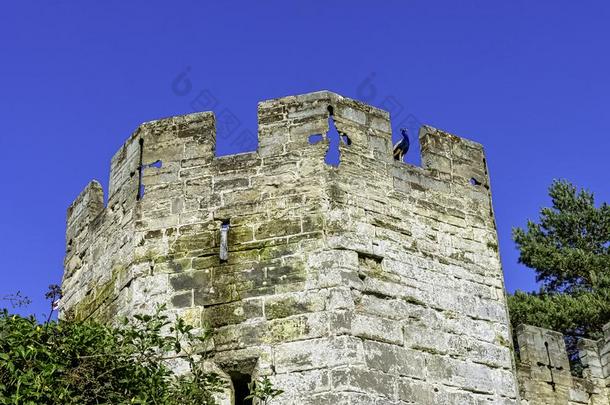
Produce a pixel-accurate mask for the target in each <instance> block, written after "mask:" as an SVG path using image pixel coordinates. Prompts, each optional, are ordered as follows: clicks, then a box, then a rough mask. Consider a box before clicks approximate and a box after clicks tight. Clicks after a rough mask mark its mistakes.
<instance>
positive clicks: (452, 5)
mask: <svg viewBox="0 0 610 405" xmlns="http://www.w3.org/2000/svg"><path fill="white" fill-rule="evenodd" d="M214 3H215V4H212V2H206V3H204V2H202V1H173V2H171V5H170V2H161V1H150V0H148V1H128V2H127V1H108V0H107V1H103V2H93V1H72V2H68V1H59V0H49V1H44V2H43V1H39V2H33V1H14V2H3V3H2V5H1V6H0V89H1V91H2V93H1V97H0V117H1V118H2V129H1V130H0V167H1V170H0V179H1V180H0V181H1V183H0V186H1V187H0V190H1V191H0V193H1V194H0V197H1V198H0V258H1V262H0V263H1V264H0V271H1V276H0V296H1V295H4V294H7V293H11V292H15V291H17V290H21V291H23V292H24V293H25V294H26V295H28V296H30V297H31V298H32V299H33V300H34V302H33V303H32V305H31V306H30V307H29V311H32V312H36V313H38V314H40V313H42V312H45V311H46V310H47V309H46V308H47V307H46V303H45V302H44V299H43V294H44V292H45V290H46V287H47V285H48V284H50V283H59V282H60V280H61V274H62V256H63V253H64V227H65V223H64V221H65V212H66V208H67V206H68V205H69V204H70V203H71V201H72V200H73V199H74V198H75V197H76V195H77V194H78V193H79V192H80V191H81V189H82V188H83V187H84V186H85V185H86V184H87V182H88V181H89V180H90V179H92V178H95V179H98V180H100V181H101V182H102V184H104V186H106V185H107V183H108V170H109V161H110V158H111V156H112V155H113V154H114V152H115V151H116V150H117V149H118V148H119V147H120V145H121V144H122V143H123V141H124V140H125V139H126V138H127V137H128V136H129V135H130V134H131V132H132V131H133V130H134V129H135V128H136V127H137V126H138V124H139V123H141V122H143V121H148V120H151V119H156V118H160V117H165V116H170V115H175V114H185V113H188V112H191V111H192V110H193V107H192V106H191V104H192V102H193V99H195V98H196V97H197V95H199V94H200V93H201V92H207V93H204V94H208V95H212V96H213V97H214V98H215V100H216V104H217V105H216V107H215V110H216V111H217V112H218V113H220V112H221V111H225V113H226V112H227V111H228V112H230V113H231V114H233V115H234V116H235V117H236V118H237V119H238V120H239V122H240V124H239V127H238V128H237V129H236V134H237V133H238V132H239V133H241V131H242V130H245V131H246V132H247V131H250V132H251V133H252V134H254V133H255V132H256V103H257V101H259V100H263V99H268V98H275V97H280V96H285V95H290V94H297V93H305V92H311V91H316V90H322V89H328V90H332V91H335V92H338V93H340V94H342V95H345V96H348V97H353V98H366V99H367V101H368V102H369V103H371V104H374V105H377V106H381V105H382V103H384V99H386V98H391V99H392V100H394V101H395V102H396V103H399V104H400V106H402V111H399V109H398V108H396V110H395V111H394V116H395V121H394V126H395V127H396V126H398V125H399V121H400V120H402V119H410V120H411V121H412V122H416V121H415V120H417V122H422V123H426V124H430V125H433V126H435V127H438V128H442V129H444V130H447V131H449V132H452V133H455V134H457V135H460V136H464V137H467V138H470V139H473V140H476V141H478V142H481V143H482V144H483V145H484V146H485V148H486V152H487V158H488V163H489V167H490V172H491V177H492V190H493V198H494V205H495V210H496V216H497V222H498V228H499V236H500V241H501V245H500V248H501V255H502V261H503V264H504V271H505V275H506V284H507V286H508V289H509V290H510V291H512V290H514V289H515V288H521V289H526V290H529V289H533V288H535V284H534V277H533V273H532V272H531V271H529V270H527V269H523V268H522V267H521V266H519V265H518V264H517V252H516V251H515V248H514V244H513V243H512V241H511V238H510V231H511V227H513V226H520V225H523V224H524V223H525V221H526V219H527V218H536V217H537V215H538V210H539V208H540V206H542V205H547V204H548V203H549V201H548V198H547V195H546V189H547V187H548V185H549V184H550V182H551V180H552V179H553V178H566V179H569V180H571V181H573V182H574V183H575V184H577V185H579V186H584V187H587V188H589V189H590V190H592V191H594V192H595V193H596V196H597V198H598V200H605V201H610V191H609V189H608V171H609V170H608V169H609V163H608V162H609V157H608V156H609V149H610V141H609V139H610V138H609V137H610V122H609V119H608V111H609V109H610V81H609V80H608V74H609V72H610V52H609V51H610V49H609V44H610V24H609V23H608V22H609V21H610V3H608V2H607V1H589V2H573V1H565V0H564V1H535V2H533V1H463V2H455V1H380V2H373V1H369V2H364V1H354V0H351V1H301V2H294V3H293V2H288V1H285V0H284V1H271V0H266V1H243V2H228V1H227V2H214ZM185 69H187V70H188V69H190V70H188V79H189V80H190V81H191V84H192V88H191V89H190V91H188V92H187V91H186V90H188V89H184V88H179V89H172V82H173V80H174V79H175V78H176V76H177V75H179V74H180V73H181V72H184V71H185ZM367 79H368V80H369V82H365V80H367ZM365 85H366V86H365ZM371 86H373V87H371ZM373 90H374V92H373ZM185 92H186V93H187V94H185V95H180V94H182V93H185ZM197 102H198V103H199V104H200V105H204V104H205V103H204V98H203V97H200V98H199V99H198V100H197ZM197 102H196V103H197ZM196 103H195V104H196ZM395 135H396V134H395ZM236 140H245V141H243V144H240V142H237V141H236ZM255 142H256V140H255V138H254V137H253V136H252V137H250V138H248V135H246V136H245V137H239V136H237V135H235V134H233V135H230V136H229V137H224V138H222V139H220V140H219V146H218V152H219V153H220V154H228V153H232V152H236V151H239V150H240V149H244V148H246V149H254V148H255Z"/></svg>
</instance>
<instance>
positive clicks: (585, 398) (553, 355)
mask: <svg viewBox="0 0 610 405" xmlns="http://www.w3.org/2000/svg"><path fill="white" fill-rule="evenodd" d="M604 329H605V331H606V332H607V331H608V330H609V329H610V324H608V325H606V326H605V328H604ZM517 341H518V344H519V357H520V361H519V363H518V367H517V376H518V378H519V387H520V391H521V398H522V399H523V400H522V402H521V403H522V404H536V405H538V404H549V405H551V404H570V405H576V404H593V405H607V404H609V403H610V399H609V397H608V391H607V389H606V387H607V384H608V382H609V381H610V374H608V372H607V371H608V370H607V369H605V368H604V365H605V364H608V360H609V359H610V353H609V352H608V347H610V334H608V333H605V336H604V338H602V339H600V340H599V341H594V340H590V339H580V340H579V341H578V350H579V357H580V361H581V364H582V367H583V372H582V377H580V378H579V377H575V376H573V375H572V373H571V371H570V362H569V360H568V354H567V351H566V345H565V340H564V336H563V335H562V334H561V333H559V332H555V331H552V330H548V329H543V328H538V327H535V326H530V325H520V326H519V327H518V328H517Z"/></svg>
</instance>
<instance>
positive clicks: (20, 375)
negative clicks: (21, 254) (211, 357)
mask: <svg viewBox="0 0 610 405" xmlns="http://www.w3.org/2000/svg"><path fill="white" fill-rule="evenodd" d="M209 337H210V334H209V332H205V333H203V334H201V333H197V334H195V333H194V330H193V327H192V326H190V325H187V324H186V323H185V322H184V321H183V320H181V319H178V320H177V321H176V322H174V323H170V322H169V321H168V318H167V317H166V316H165V315H164V314H163V308H162V307H161V308H158V309H157V311H156V312H155V313H154V314H152V315H136V316H135V317H134V318H133V319H131V320H129V321H128V320H125V321H124V322H123V323H122V325H120V326H119V327H110V326H106V325H102V324H99V323H95V322H76V321H71V320H60V321H48V322H46V323H45V324H40V323H38V321H37V320H36V319H35V318H34V317H33V316H31V317H22V316H19V315H12V314H10V313H9V312H8V310H7V309H2V310H0V404H170V405H171V404H181V405H184V404H213V403H214V399H213V394H214V393H215V392H218V391H221V390H222V388H223V386H224V382H223V381H222V380H221V379H220V378H219V377H218V376H217V375H216V374H213V373H208V372H204V370H203V369H202V367H200V365H201V360H202V354H203V353H205V351H204V347H205V345H206V343H207V342H208V339H209ZM172 361H173V362H175V361H184V362H186V363H187V364H188V365H189V367H190V373H186V374H183V375H176V374H175V373H174V372H173V371H172V368H171V367H170V365H169V362H172Z"/></svg>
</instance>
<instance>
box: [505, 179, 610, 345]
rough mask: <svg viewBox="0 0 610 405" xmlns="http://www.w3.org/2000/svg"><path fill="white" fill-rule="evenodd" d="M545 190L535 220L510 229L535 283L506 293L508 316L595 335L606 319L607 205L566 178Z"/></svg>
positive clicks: (609, 317) (609, 276) (609, 266)
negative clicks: (546, 200)
mask: <svg viewBox="0 0 610 405" xmlns="http://www.w3.org/2000/svg"><path fill="white" fill-rule="evenodd" d="M549 196H550V197H551V202H552V206H551V207H545V208H542V209H541V211H540V218H539V221H538V222H534V221H528V223H527V226H526V227H525V229H522V228H515V229H514V230H513V239H514V240H515V242H516V244H517V247H518V248H519V252H520V256H519V262H520V263H523V264H525V265H526V266H528V267H530V268H532V269H534V271H535V272H536V280H537V281H538V282H540V283H541V288H540V290H539V291H536V292H530V293H526V292H522V291H517V292H516V293H515V294H514V295H512V296H509V300H508V303H509V311H510V317H511V322H512V324H513V325H514V326H516V325H518V324H520V323H527V324H530V325H534V326H539V327H544V328H548V329H553V330H556V331H559V332H562V333H564V334H565V335H566V336H568V337H589V338H594V339H597V338H599V337H601V333H602V326H603V325H604V324H606V323H607V322H610V206H608V204H606V203H603V204H601V205H600V206H599V207H596V205H595V200H594V196H593V193H591V192H589V191H587V190H577V188H576V187H575V186H574V185H572V184H571V183H569V182H567V181H554V182H553V183H552V184H551V186H550V187H549Z"/></svg>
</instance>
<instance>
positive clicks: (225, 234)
mask: <svg viewBox="0 0 610 405" xmlns="http://www.w3.org/2000/svg"><path fill="white" fill-rule="evenodd" d="M219 257H220V261H221V262H226V261H227V260H229V220H228V219H224V220H222V222H221V224H220V252H219Z"/></svg>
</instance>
